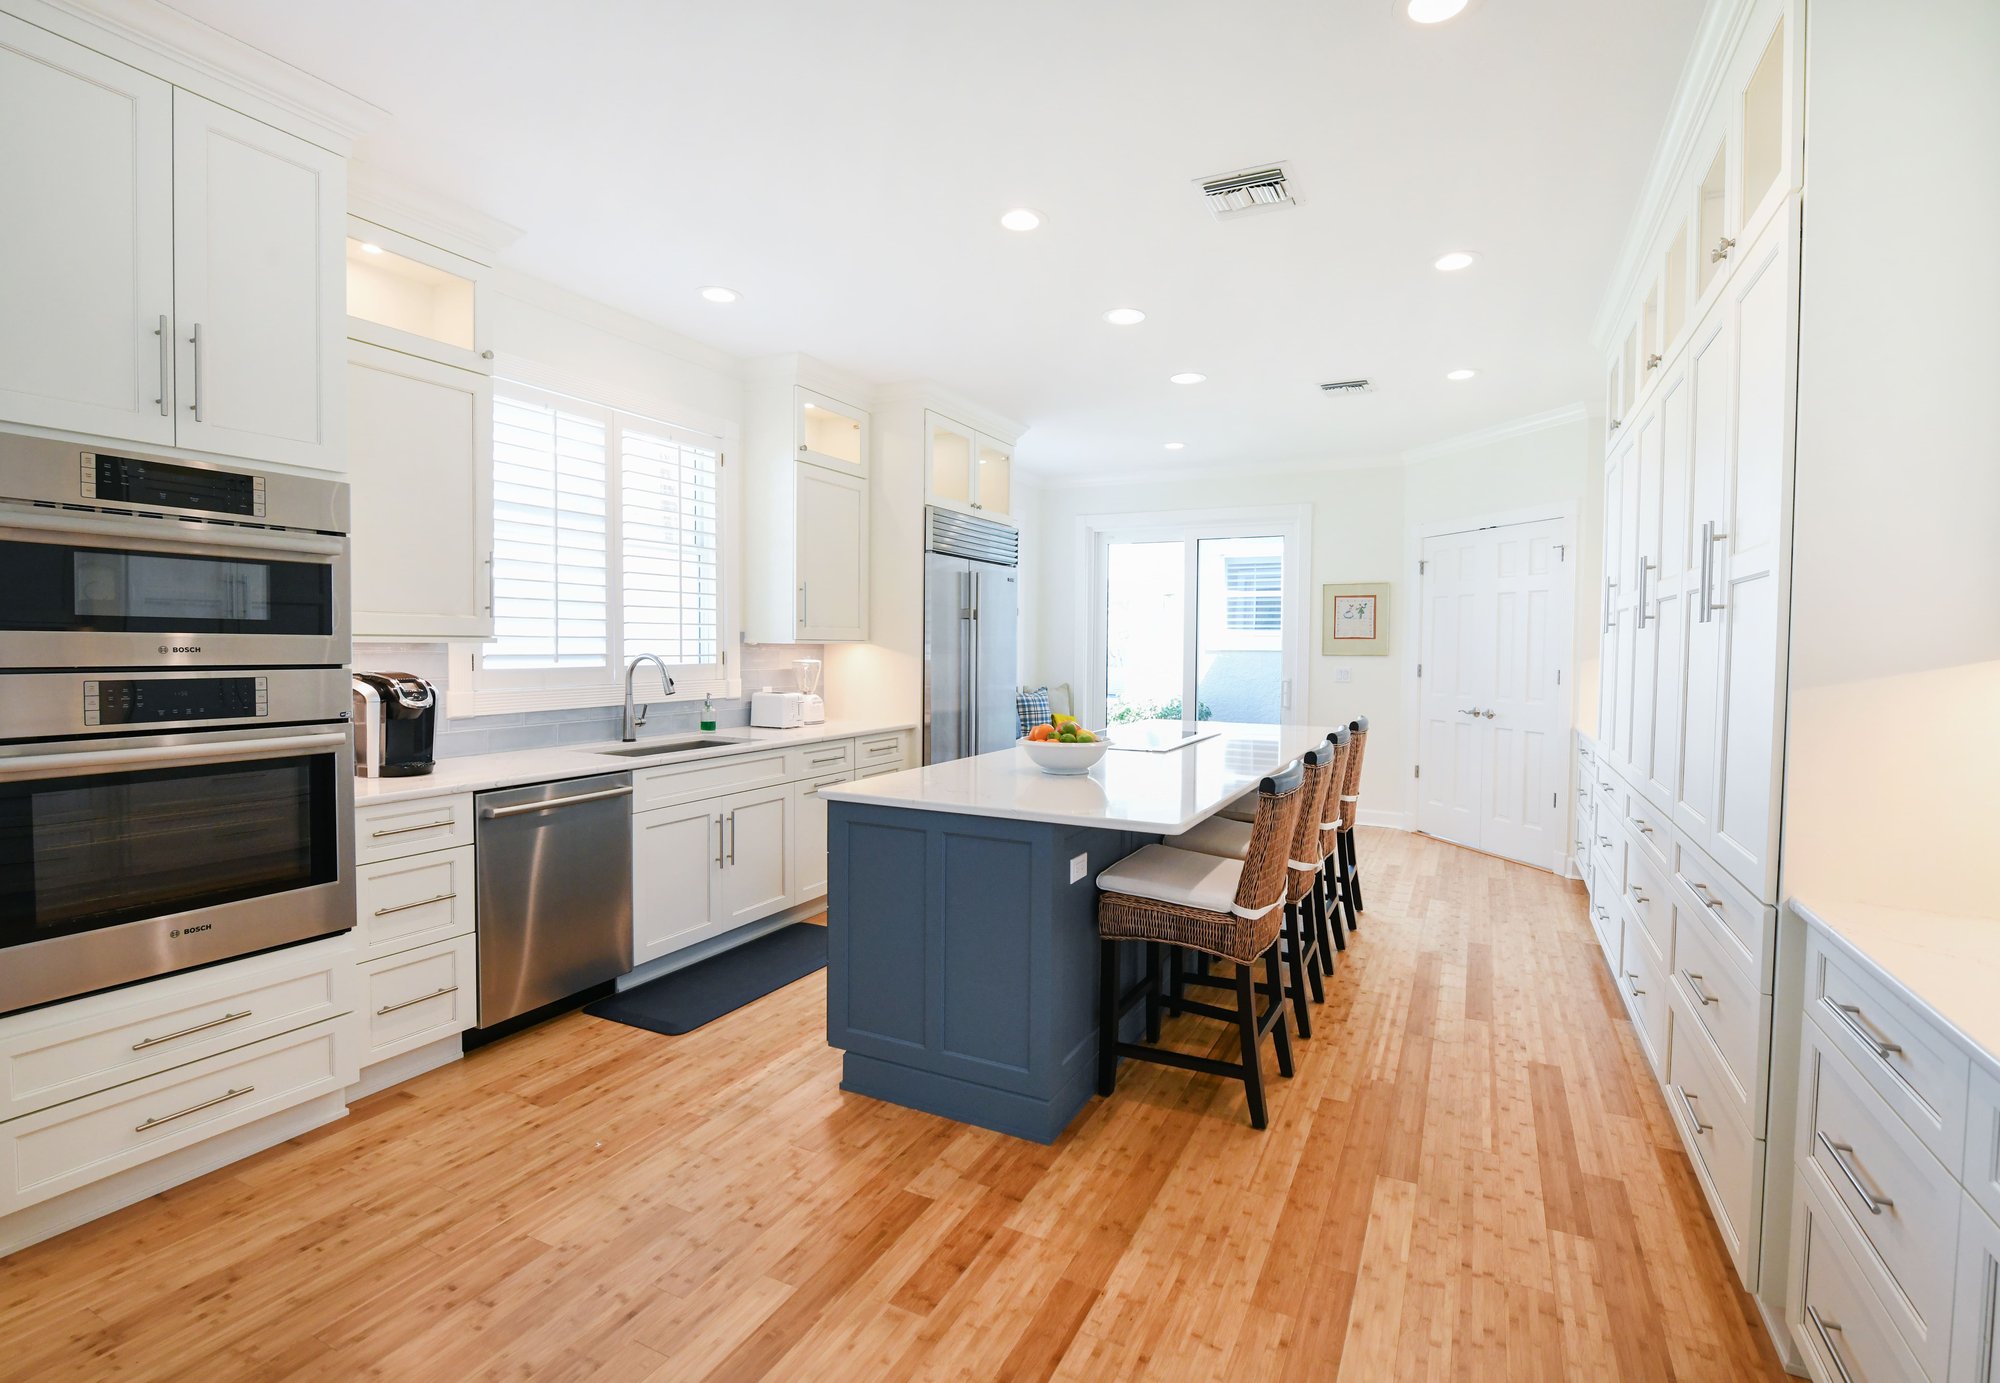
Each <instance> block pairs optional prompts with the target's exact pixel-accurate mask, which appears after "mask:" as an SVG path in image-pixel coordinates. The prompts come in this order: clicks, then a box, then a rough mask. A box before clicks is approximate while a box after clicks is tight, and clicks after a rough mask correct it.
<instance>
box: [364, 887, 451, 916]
mask: <svg viewBox="0 0 2000 1383" xmlns="http://www.w3.org/2000/svg"><path fill="white" fill-rule="evenodd" d="M456 897H458V894H456V893H439V894H434V895H432V896H431V897H429V898H419V899H417V901H416V902H414V903H395V904H392V905H391V906H389V907H386V908H377V909H375V915H376V916H377V917H387V916H388V915H389V914H390V913H392V912H408V911H409V910H410V909H411V908H427V907H429V906H430V905H431V904H432V903H449V902H450V901H451V900H452V899H454V898H456Z"/></svg>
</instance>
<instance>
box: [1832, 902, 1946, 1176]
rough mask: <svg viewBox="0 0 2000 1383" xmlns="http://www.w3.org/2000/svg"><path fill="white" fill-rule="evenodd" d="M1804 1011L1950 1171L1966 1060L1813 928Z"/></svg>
mask: <svg viewBox="0 0 2000 1383" xmlns="http://www.w3.org/2000/svg"><path fill="white" fill-rule="evenodd" d="M1805 1005H1806V1012H1807V1013H1809V1014H1811V1015H1812V1019H1813V1022H1814V1023H1815V1024H1816V1025H1817V1026H1818V1027H1819V1029H1820V1031H1821V1032H1823V1033H1824V1034H1825V1035H1826V1038H1827V1041H1828V1044H1829V1045H1830V1046H1832V1047H1833V1048H1834V1049H1835V1050H1836V1051H1839V1052H1841V1053H1842V1054H1843V1055H1845V1056H1846V1057H1847V1059H1848V1060H1849V1061H1851V1062H1853V1063H1854V1069H1855V1070H1856V1071H1858V1072H1859V1073H1860V1075H1861V1078H1862V1079H1863V1080H1865V1081H1866V1082H1867V1083H1868V1085H1869V1087H1870V1088H1871V1089H1873V1090H1874V1091H1875V1093H1876V1094H1877V1095H1879V1096H1881V1098H1882V1099H1883V1100H1885V1101H1887V1102H1888V1105H1889V1108H1890V1109H1891V1110H1893V1111H1895V1113H1896V1114H1897V1115H1899V1116H1901V1118H1902V1120H1903V1122H1904V1123H1906V1124H1908V1125H1909V1126H1910V1128H1911V1129H1912V1130H1913V1131H1914V1132H1915V1133H1916V1135H1917V1137H1918V1138H1919V1139H1921V1140H1922V1141H1923V1144H1924V1146H1925V1147H1927V1148H1929V1149H1930V1150H1931V1152H1932V1153H1933V1154H1934V1155H1935V1156H1936V1157H1937V1159H1938V1160H1939V1161H1940V1162H1942V1163H1944V1164H1945V1166H1947V1167H1950V1168H1953V1169H1956V1168H1957V1167H1958V1166H1959V1164H1960V1162H1961V1160H1962V1159H1963V1155H1964V1151H1965V1105H1966V1089H1967V1081H1968V1080H1969V1079H1970V1076H1971V1068H1972V1062H1971V1060H1970V1058H1968V1057H1967V1056H1966V1055H1965V1054H1964V1053H1963V1052H1961V1051H1959V1050H1958V1048H1957V1047H1955V1046H1953V1045H1952V1044H1951V1043H1949V1042H1948V1041H1946V1040H1945V1038H1944V1037H1943V1035H1942V1034H1940V1033H1939V1032H1938V1030H1937V1029H1936V1028H1934V1027H1932V1026H1931V1024H1930V1021H1929V1020H1928V1019H1926V1018H1925V1017H1923V1016H1922V1015H1921V1014H1920V1013H1919V1012H1918V1011H1917V1010H1916V1009H1915V1008H1913V1007H1912V1006H1911V1005H1910V1004H1908V1003H1907V1002H1905V1001H1904V1000H1903V999H1902V998H1901V997H1900V996H1898V995H1896V994H1894V993H1892V992H1891V991H1890V989H1889V987H1888V986H1887V985H1886V984H1884V983H1883V982H1882V981H1881V980H1879V979H1878V978H1876V977H1875V976H1874V975H1873V974H1871V973H1869V972H1868V971H1867V970H1866V969H1865V968H1863V967H1862V965H1861V964H1860V963H1859V962H1857V961H1855V960H1853V959H1851V958H1850V957H1849V956H1848V955H1847V953H1846V952H1845V951H1841V950H1838V949H1836V948H1835V947H1834V946H1833V945H1831V944H1830V943H1829V942H1828V941H1827V939H1826V938H1825V937H1824V936H1822V935H1821V934H1820V933H1819V932H1818V931H1817V930H1815V931H1813V932H1812V933H1811V934H1810V935H1809V936H1808V938H1807V941H1806V983H1805Z"/></svg>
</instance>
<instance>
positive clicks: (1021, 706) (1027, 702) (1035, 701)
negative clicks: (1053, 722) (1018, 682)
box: [1014, 687, 1049, 738]
mask: <svg viewBox="0 0 2000 1383" xmlns="http://www.w3.org/2000/svg"><path fill="white" fill-rule="evenodd" d="M1014 719H1015V720H1016V721H1017V722H1018V723H1019V724H1020V734H1019V735H1018V736H1017V738H1025V737H1026V735H1027V733H1028V731H1030V730H1032V729H1034V727H1035V726H1037V725H1047V724H1048V723H1049V689H1048V688H1047V687H1036V688H1035V689H1034V690H1033V691H1028V690H1026V689H1025V688H1024V689H1022V690H1021V691H1017V692H1015V693H1014Z"/></svg>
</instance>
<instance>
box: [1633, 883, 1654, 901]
mask: <svg viewBox="0 0 2000 1383" xmlns="http://www.w3.org/2000/svg"><path fill="white" fill-rule="evenodd" d="M1627 889H1628V891H1629V892H1630V893H1631V895H1632V901H1633V902H1635V903H1650V902H1652V901H1653V900H1652V899H1651V898H1648V897H1647V896H1646V895H1645V894H1643V893H1641V892H1640V891H1639V886H1638V885H1637V884H1630V885H1627Z"/></svg>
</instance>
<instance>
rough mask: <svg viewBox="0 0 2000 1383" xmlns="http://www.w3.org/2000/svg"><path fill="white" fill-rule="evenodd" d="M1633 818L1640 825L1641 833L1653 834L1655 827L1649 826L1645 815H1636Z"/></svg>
mask: <svg viewBox="0 0 2000 1383" xmlns="http://www.w3.org/2000/svg"><path fill="white" fill-rule="evenodd" d="M1632 820H1633V823H1634V824H1635V825H1637V826H1638V828H1639V831H1640V833H1641V834H1642V835H1651V834H1653V828H1652V827H1651V826H1648V825H1647V824H1646V818H1645V817H1643V816H1635V817H1633V818H1632Z"/></svg>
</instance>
